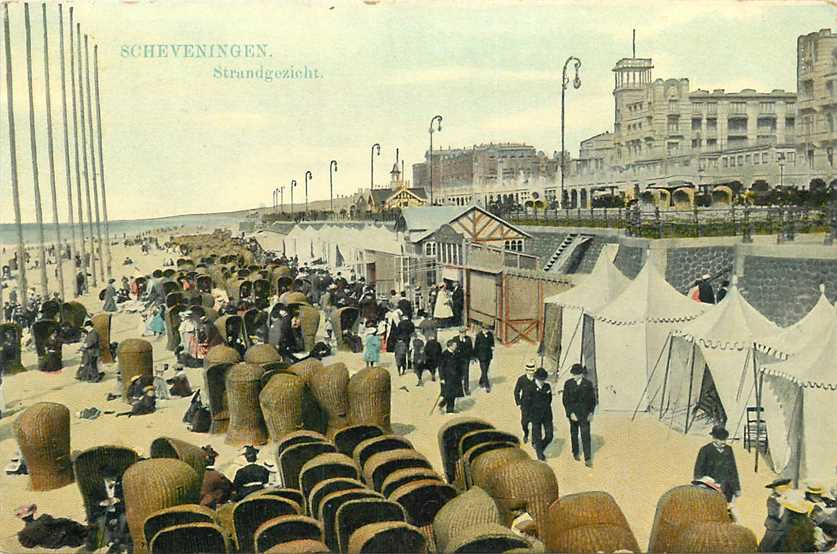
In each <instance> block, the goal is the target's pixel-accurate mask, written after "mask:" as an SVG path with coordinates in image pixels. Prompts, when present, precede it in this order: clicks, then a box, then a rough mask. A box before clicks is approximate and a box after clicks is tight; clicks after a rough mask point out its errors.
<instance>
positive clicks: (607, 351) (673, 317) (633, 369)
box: [582, 259, 706, 411]
mask: <svg viewBox="0 0 837 554" xmlns="http://www.w3.org/2000/svg"><path fill="white" fill-rule="evenodd" d="M705 309H706V305H704V304H700V303H698V302H695V301H693V300H690V299H689V298H687V297H686V296H684V295H682V294H680V293H679V292H677V290H675V289H674V287H672V286H671V285H670V284H668V282H666V280H665V278H663V276H662V275H661V274H660V272H659V270H658V269H657V268H656V267H655V266H654V263H653V261H652V260H650V259H649V260H648V261H646V263H645V266H644V267H643V268H642V270H641V271H640V272H639V274H638V275H637V276H636V278H635V279H634V280H633V281H631V282H630V284H628V286H626V287H625V289H624V290H623V291H622V292H621V293H620V294H619V295H618V296H617V297H616V298H614V299H613V300H612V301H611V302H609V303H608V304H607V305H606V306H604V307H602V308H600V309H599V310H597V311H595V312H594V313H593V314H592V315H585V316H584V323H582V326H583V331H582V357H583V359H584V360H585V362H586V364H585V365H587V367H588V370H589V369H590V366H591V365H593V366H594V375H593V377H594V378H595V380H596V383H597V390H598V395H599V404H600V406H601V408H602V409H605V410H625V411H627V410H635V409H637V408H639V409H645V408H647V398H646V395H645V386H646V384H647V382H648V380H649V378H650V377H651V375H652V374H653V373H654V371H655V368H657V367H658V366H659V365H660V356H661V354H662V350H663V347H664V346H665V344H666V342H667V340H668V336H669V334H670V333H671V331H672V330H673V329H674V327H675V326H677V325H682V324H683V323H684V322H688V321H691V320H693V319H695V318H697V317H698V316H699V315H701V314H702V313H703V312H704V310H705ZM591 362H592V363H591ZM664 363H665V360H663V364H664Z"/></svg>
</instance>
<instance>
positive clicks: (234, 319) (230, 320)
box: [213, 315, 244, 346]
mask: <svg viewBox="0 0 837 554" xmlns="http://www.w3.org/2000/svg"><path fill="white" fill-rule="evenodd" d="M213 325H215V328H216V329H217V330H218V333H219V334H220V335H221V337H223V338H224V344H226V345H227V346H229V345H231V344H233V343H235V342H236V341H237V340H238V339H243V328H244V323H243V322H242V321H241V316H238V315H222V316H221V317H219V318H218V319H216V320H215V321H214V322H213Z"/></svg>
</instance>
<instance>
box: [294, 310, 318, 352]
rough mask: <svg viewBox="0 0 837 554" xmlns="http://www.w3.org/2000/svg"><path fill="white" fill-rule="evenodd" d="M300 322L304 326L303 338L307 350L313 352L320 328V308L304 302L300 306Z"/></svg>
mask: <svg viewBox="0 0 837 554" xmlns="http://www.w3.org/2000/svg"><path fill="white" fill-rule="evenodd" d="M297 313H298V314H299V324H300V327H302V340H303V342H304V344H305V351H306V352H311V349H313V348H314V344H315V343H316V342H317V331H318V330H319V328H320V310H318V309H317V308H315V307H313V306H309V305H306V304H303V305H301V306H299V308H298V311H297Z"/></svg>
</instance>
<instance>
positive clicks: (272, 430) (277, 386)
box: [259, 373, 305, 442]
mask: <svg viewBox="0 0 837 554" xmlns="http://www.w3.org/2000/svg"><path fill="white" fill-rule="evenodd" d="M304 393H305V383H304V382H303V381H302V379H301V378H300V377H297V376H296V375H290V374H285V373H277V374H275V375H273V376H272V377H271V379H270V381H269V382H268V383H267V385H265V386H264V388H263V389H262V391H261V392H260V393H259V405H260V406H261V410H262V414H264V420H265V424H266V425H267V432H268V434H269V435H270V440H271V441H273V442H279V441H281V440H282V439H283V438H285V437H286V436H287V435H289V434H291V433H293V432H295V431H299V430H301V429H302V427H303V424H304V421H303V418H302V398H303V395H304Z"/></svg>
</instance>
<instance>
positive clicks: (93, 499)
mask: <svg viewBox="0 0 837 554" xmlns="http://www.w3.org/2000/svg"><path fill="white" fill-rule="evenodd" d="M138 460H139V456H138V455H137V453H136V452H135V451H133V450H131V449H130V448H125V447H123V446H96V447H93V448H88V449H87V450H84V451H82V452H79V453H78V454H76V455H75V457H74V458H73V475H75V480H76V485H78V489H79V492H80V493H81V497H82V498H83V499H84V511H85V514H86V516H87V517H86V519H87V520H88V521H93V520H95V518H96V514H98V513H99V512H100V511H101V507H100V503H101V502H102V501H103V500H107V498H108V492H107V487H106V485H105V479H113V480H114V481H115V480H119V479H122V475H123V474H124V473H125V470H126V469H128V468H129V467H130V466H132V465H133V464H135V463H136V462H137V461H138Z"/></svg>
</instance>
